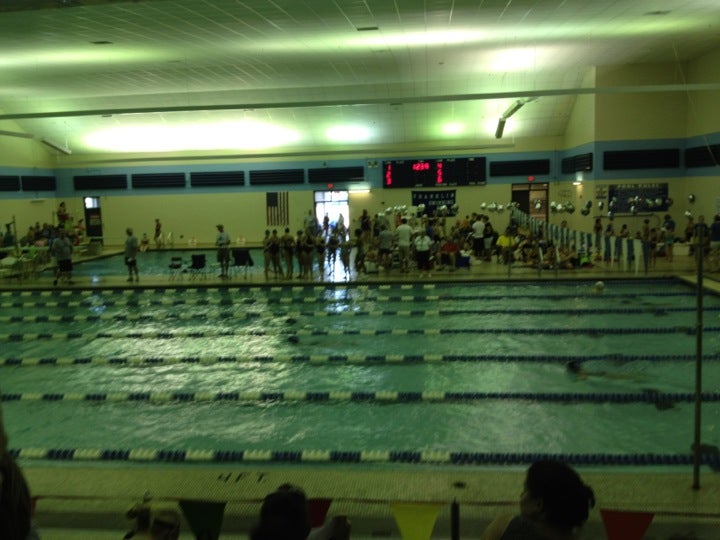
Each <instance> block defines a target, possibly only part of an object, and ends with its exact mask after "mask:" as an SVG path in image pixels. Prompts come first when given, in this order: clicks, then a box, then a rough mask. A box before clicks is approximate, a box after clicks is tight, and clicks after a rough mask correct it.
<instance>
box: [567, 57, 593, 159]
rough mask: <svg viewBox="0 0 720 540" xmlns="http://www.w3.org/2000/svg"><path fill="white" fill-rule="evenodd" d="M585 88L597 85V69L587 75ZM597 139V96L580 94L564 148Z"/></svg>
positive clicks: (584, 81)
mask: <svg viewBox="0 0 720 540" xmlns="http://www.w3.org/2000/svg"><path fill="white" fill-rule="evenodd" d="M582 87H583V88H594V87H595V69H592V70H589V71H588V73H587V74H586V75H585V77H584V79H583V82H582ZM594 141H595V96H594V95H593V94H580V95H578V96H576V98H575V105H574V106H573V110H572V113H571V115H570V120H569V121H568V125H567V128H566V130H565V138H564V141H563V147H564V148H574V147H576V146H580V145H582V144H588V143H592V142H594Z"/></svg>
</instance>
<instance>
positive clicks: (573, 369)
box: [565, 360, 646, 382]
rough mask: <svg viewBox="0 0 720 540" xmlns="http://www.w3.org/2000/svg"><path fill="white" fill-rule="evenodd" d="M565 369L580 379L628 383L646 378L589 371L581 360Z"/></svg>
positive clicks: (628, 374) (572, 361) (569, 364)
mask: <svg viewBox="0 0 720 540" xmlns="http://www.w3.org/2000/svg"><path fill="white" fill-rule="evenodd" d="M565 369H566V370H567V372H568V373H570V374H571V375H573V376H575V377H577V378H578V379H587V378H589V377H605V378H607V379H624V380H628V381H636V382H643V381H645V380H646V379H645V377H643V376H641V375H632V374H630V373H613V372H611V371H589V370H587V369H585V368H584V367H583V366H582V362H581V361H580V360H570V361H569V362H567V363H566V364H565Z"/></svg>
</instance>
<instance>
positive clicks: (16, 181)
mask: <svg viewBox="0 0 720 540" xmlns="http://www.w3.org/2000/svg"><path fill="white" fill-rule="evenodd" d="M0 191H20V177H19V176H0Z"/></svg>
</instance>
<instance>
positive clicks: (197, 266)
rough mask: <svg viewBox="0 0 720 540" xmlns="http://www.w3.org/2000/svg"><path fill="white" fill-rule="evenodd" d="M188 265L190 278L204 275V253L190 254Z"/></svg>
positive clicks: (205, 263)
mask: <svg viewBox="0 0 720 540" xmlns="http://www.w3.org/2000/svg"><path fill="white" fill-rule="evenodd" d="M190 261H191V262H190V266H188V267H187V270H188V271H189V272H190V279H195V278H197V277H202V278H205V277H206V269H207V262H206V260H205V254H198V255H190Z"/></svg>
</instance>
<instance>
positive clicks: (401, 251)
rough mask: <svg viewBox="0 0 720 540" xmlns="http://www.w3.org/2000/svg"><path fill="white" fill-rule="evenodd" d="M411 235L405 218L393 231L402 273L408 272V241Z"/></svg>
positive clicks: (411, 231)
mask: <svg viewBox="0 0 720 540" xmlns="http://www.w3.org/2000/svg"><path fill="white" fill-rule="evenodd" d="M412 234H413V230H412V227H410V225H408V222H407V218H402V221H401V223H400V225H398V226H397V228H396V229H395V236H396V237H397V247H398V255H399V256H400V266H401V268H402V271H403V272H407V271H408V266H409V263H410V239H411V238H412Z"/></svg>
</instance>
